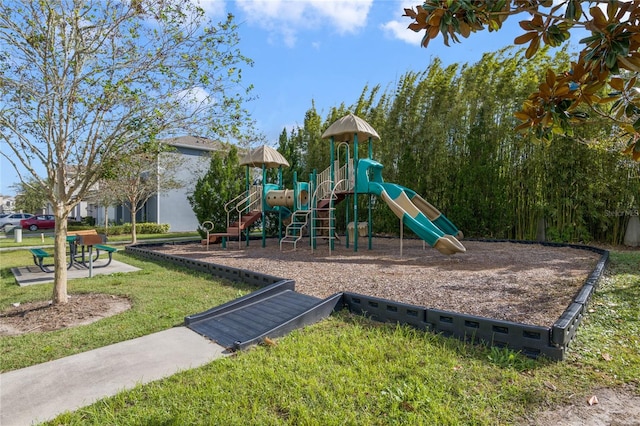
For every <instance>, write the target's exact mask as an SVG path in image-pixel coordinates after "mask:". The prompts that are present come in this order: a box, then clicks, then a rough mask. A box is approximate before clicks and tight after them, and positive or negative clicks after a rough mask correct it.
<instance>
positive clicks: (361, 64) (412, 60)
mask: <svg viewBox="0 0 640 426" xmlns="http://www.w3.org/2000/svg"><path fill="white" fill-rule="evenodd" d="M192 1H194V2H197V1H199V2H200V5H201V6H202V7H203V8H204V9H205V10H206V11H207V13H208V14H209V15H210V16H211V17H212V18H213V19H214V20H222V19H223V18H224V16H225V14H226V13H228V12H231V13H233V14H234V15H235V17H236V21H237V22H238V23H239V24H240V28H239V35H240V38H241V46H240V49H241V51H242V53H243V54H244V55H245V56H247V57H249V58H251V59H252V60H253V61H254V66H253V67H252V68H247V69H245V70H244V71H243V80H244V83H245V84H247V85H249V84H253V85H254V87H255V89H254V95H255V96H257V97H258V99H256V100H254V101H252V102H250V103H248V104H247V105H246V107H247V109H248V110H249V111H250V112H251V114H252V116H253V118H254V119H255V120H256V122H257V126H258V129H259V130H260V131H261V132H262V133H263V134H264V135H265V136H266V138H267V143H269V144H270V145H272V146H276V145H277V141H278V136H279V135H280V133H281V132H282V129H283V128H287V129H291V128H292V127H293V126H296V125H302V122H303V120H304V114H305V112H306V111H307V110H308V109H309V108H310V107H311V105H312V101H313V102H315V106H316V109H317V110H318V112H319V113H320V115H321V116H322V117H324V116H326V114H327V113H328V112H329V110H330V108H331V107H333V106H338V105H340V103H342V102H344V103H345V104H346V105H350V104H352V103H355V102H356V100H357V98H358V96H359V95H360V93H361V92H362V89H363V88H364V87H365V85H369V87H372V86H375V85H378V84H379V85H381V86H382V88H383V89H385V88H388V87H391V88H393V87H394V86H395V82H396V81H397V79H398V78H399V77H401V76H402V75H403V74H405V73H406V72H408V71H412V70H413V71H422V70H425V69H426V68H428V66H429V64H430V63H431V61H432V60H433V58H434V57H439V58H440V59H441V60H442V61H443V62H444V63H445V65H446V64H450V63H467V62H468V63H473V62H476V61H478V60H479V59H480V58H481V56H482V54H483V53H484V52H488V51H495V50H497V49H499V48H502V47H504V46H508V45H511V44H512V43H513V39H514V38H515V37H516V36H517V35H519V34H520V33H521V30H520V28H519V26H518V21H519V20H521V19H524V18H523V17H519V16H517V17H511V18H510V19H509V20H507V22H506V23H505V27H504V28H503V29H502V30H500V31H499V32H493V33H489V32H487V31H485V32H482V33H477V34H472V36H471V37H470V38H469V39H463V40H462V43H460V44H451V46H450V47H446V46H444V44H443V42H442V38H440V37H439V38H437V39H436V40H432V41H431V43H430V44H429V47H428V48H427V49H424V48H421V47H420V39H421V38H422V34H416V33H414V32H413V31H410V30H408V29H407V26H408V25H409V23H410V22H411V21H410V20H409V19H408V18H403V17H402V14H403V9H404V8H405V7H412V6H413V7H415V6H416V5H417V4H420V2H419V1H417V0H375V1H374V0H224V1H223V0H192ZM0 168H1V169H2V173H1V177H2V182H1V186H0V194H3V195H9V194H12V193H13V191H12V190H11V189H10V188H9V186H11V185H12V184H14V183H15V182H17V176H16V173H15V172H14V171H13V169H12V168H11V166H10V164H8V162H7V161H6V159H4V158H3V157H1V156H0Z"/></svg>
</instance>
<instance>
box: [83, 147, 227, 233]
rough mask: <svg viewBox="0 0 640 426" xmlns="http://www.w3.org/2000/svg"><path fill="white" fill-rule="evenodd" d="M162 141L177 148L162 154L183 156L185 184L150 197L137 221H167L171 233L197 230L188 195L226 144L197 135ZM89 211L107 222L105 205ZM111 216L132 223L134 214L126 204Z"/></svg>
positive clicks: (115, 210) (97, 221)
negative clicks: (218, 151)
mask: <svg viewBox="0 0 640 426" xmlns="http://www.w3.org/2000/svg"><path fill="white" fill-rule="evenodd" d="M161 142H162V143H165V144H168V145H171V146H172V147H174V148H175V151H172V152H166V153H163V154H162V155H169V156H173V155H177V156H180V157H181V160H180V161H181V167H180V172H179V174H178V175H177V176H176V178H177V180H179V181H181V182H182V183H183V184H184V185H183V187H181V188H179V189H175V190H171V191H167V192H165V193H160V194H159V195H154V196H153V197H151V198H150V199H149V200H148V201H147V202H146V203H145V205H144V206H143V207H142V208H141V209H140V210H139V211H138V214H137V218H136V222H154V223H168V224H169V226H170V231H171V232H184V231H195V230H196V229H198V225H199V223H198V220H197V218H196V215H195V213H194V212H193V210H192V208H191V204H189V200H187V196H188V195H189V194H191V192H192V191H193V189H194V188H195V184H196V181H197V180H198V179H199V178H200V177H202V176H204V174H205V173H206V172H207V170H209V163H210V161H211V154H212V152H214V151H217V150H220V149H222V147H223V144H221V143H220V142H217V141H214V140H211V139H207V138H201V137H195V136H181V137H178V138H171V139H165V140H163V141H161ZM87 213H91V215H92V216H93V217H95V218H96V223H97V224H102V223H103V222H104V208H103V207H97V206H90V207H88V210H87ZM109 219H115V221H116V223H126V222H131V214H130V212H129V210H128V209H127V208H126V207H125V206H119V207H117V208H115V209H114V211H113V213H112V212H109Z"/></svg>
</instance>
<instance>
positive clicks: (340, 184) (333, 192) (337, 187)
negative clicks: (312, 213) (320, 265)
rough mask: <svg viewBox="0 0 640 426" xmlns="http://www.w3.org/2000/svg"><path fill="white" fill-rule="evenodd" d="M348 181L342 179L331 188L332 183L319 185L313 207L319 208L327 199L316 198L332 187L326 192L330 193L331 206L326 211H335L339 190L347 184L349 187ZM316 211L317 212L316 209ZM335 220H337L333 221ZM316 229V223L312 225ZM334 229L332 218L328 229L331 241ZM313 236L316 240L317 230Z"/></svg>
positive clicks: (313, 232)
mask: <svg viewBox="0 0 640 426" xmlns="http://www.w3.org/2000/svg"><path fill="white" fill-rule="evenodd" d="M348 181H349V179H341V180H339V181H337V182H336V184H335V185H332V186H330V184H331V182H330V181H324V182H321V183H320V184H318V187H317V188H316V190H315V192H314V194H313V197H314V198H313V205H314V206H317V205H318V200H323V199H326V198H315V197H317V196H318V194H320V193H324V189H323V188H324V187H326V186H330V188H331V189H330V191H326V192H328V193H329V197H328V200H329V206H328V207H326V208H325V209H324V210H328V211H330V212H331V211H333V210H335V207H334V206H333V202H334V200H337V199H338V196H337V195H336V192H338V190H342V189H340V188H342V187H344V186H345V184H347V185H348ZM314 209H315V210H317V208H316V207H314ZM330 217H331V214H330ZM333 220H335V219H333ZM315 227H316V224H315V222H314V223H312V228H315ZM334 228H335V225H334V224H333V223H332V220H331V218H329V226H328V227H327V232H328V237H329V239H333V234H334ZM311 235H312V238H315V229H311ZM311 251H312V252H313V244H311ZM329 255H331V244H329Z"/></svg>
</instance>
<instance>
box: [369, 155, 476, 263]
mask: <svg viewBox="0 0 640 426" xmlns="http://www.w3.org/2000/svg"><path fill="white" fill-rule="evenodd" d="M382 167H383V166H382V164H380V163H378V162H377V161H374V160H371V159H362V160H359V163H358V192H367V193H370V194H374V195H377V196H378V197H380V198H382V200H383V201H384V202H385V203H387V205H388V206H389V208H391V210H392V211H393V212H394V213H395V215H396V216H397V217H398V218H400V219H401V220H402V223H403V224H405V225H406V226H408V227H409V229H411V230H412V231H413V232H414V233H415V234H416V235H417V236H418V237H420V238H422V239H423V240H424V241H426V242H427V243H428V244H429V245H430V246H432V247H434V248H435V249H437V250H439V251H440V252H441V253H444V254H455V253H464V252H465V251H467V250H466V249H465V248H464V246H463V245H462V244H461V243H460V241H458V240H457V238H456V236H459V237H461V236H462V232H460V231H459V230H458V228H456V227H455V225H454V224H453V223H451V222H450V221H449V219H447V218H446V217H445V216H444V215H443V214H442V213H440V212H439V211H438V210H437V209H436V208H435V207H433V206H432V205H431V204H429V203H428V202H427V201H426V200H424V199H423V198H422V197H420V196H419V195H418V194H417V193H416V192H415V191H412V190H410V189H408V188H405V187H403V186H401V185H397V184H394V183H386V182H384V180H383V179H382Z"/></svg>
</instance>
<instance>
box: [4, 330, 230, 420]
mask: <svg viewBox="0 0 640 426" xmlns="http://www.w3.org/2000/svg"><path fill="white" fill-rule="evenodd" d="M225 354H226V350H225V348H223V347H222V346H220V345H217V344H215V343H213V342H212V341H210V340H208V339H207V338H205V337H202V336H200V335H199V334H197V333H195V332H193V331H191V330H189V329H188V328H186V327H176V328H171V329H169V330H165V331H161V332H158V333H154V334H150V335H147V336H143V337H140V338H137V339H133V340H128V341H125V342H121V343H116V344H113V345H110V346H105V347H102V348H99V349H95V350H92V351H89V352H84V353H80V354H77V355H72V356H69V357H66V358H62V359H58V360H55V361H50V362H46V363H44V364H39V365H34V366H32V367H27V368H23V369H21V370H14V371H9V372H7V373H3V374H0V425H2V426H14V425H16V426H22V425H31V424H34V423H37V422H43V421H46V420H50V419H52V418H54V417H56V416H57V415H59V414H61V413H63V412H65V411H73V410H76V409H78V408H80V407H84V406H86V405H90V404H92V403H94V402H95V401H97V400H99V399H102V398H105V397H107V396H112V395H115V394H116V393H118V392H119V391H122V390H125V389H130V388H133V387H134V386H136V385H138V384H144V383H149V382H152V381H154V380H158V379H161V378H164V377H168V376H171V375H173V374H175V373H177V372H179V371H182V370H186V369H189V368H195V367H199V366H201V365H204V364H207V363H209V362H210V361H213V360H215V359H218V358H220V357H223V356H225Z"/></svg>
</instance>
